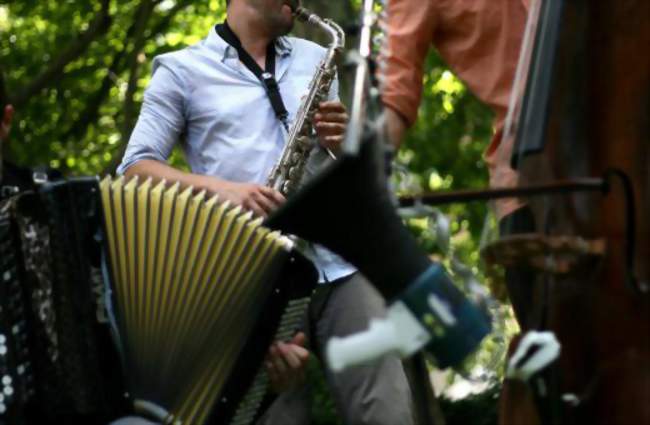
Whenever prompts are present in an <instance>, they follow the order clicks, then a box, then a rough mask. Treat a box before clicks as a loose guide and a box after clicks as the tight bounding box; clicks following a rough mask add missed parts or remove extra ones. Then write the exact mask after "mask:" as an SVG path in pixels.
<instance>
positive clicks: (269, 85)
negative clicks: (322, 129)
mask: <svg viewBox="0 0 650 425" xmlns="http://www.w3.org/2000/svg"><path fill="white" fill-rule="evenodd" d="M216 31H217V34H219V36H220V37H221V38H223V39H224V40H225V41H226V43H228V44H230V45H231V46H232V47H233V48H234V49H235V50H237V53H238V54H239V60H241V61H242V63H243V64H244V65H245V66H246V68H248V69H249V70H250V71H251V72H252V73H253V74H254V75H255V76H256V77H257V79H258V80H260V82H261V83H262V85H264V88H265V89H266V94H267V96H268V97H269V101H270V102H271V106H272V107H273V111H274V112H275V116H276V117H278V119H279V120H280V122H281V123H282V125H283V126H284V128H285V129H287V130H288V128H289V126H288V124H287V119H288V117H289V113H288V112H287V108H285V106H284V102H283V101H282V95H281V94H280V87H279V86H278V82H277V81H276V80H275V42H271V43H269V46H268V47H267V49H266V66H265V68H266V69H262V68H261V67H260V66H259V65H258V64H257V62H255V59H253V57H252V56H251V55H250V54H249V53H248V52H247V51H246V50H245V49H244V47H243V46H242V45H241V41H239V38H238V37H237V35H236V34H235V33H234V32H233V30H232V29H231V28H230V26H229V25H228V21H224V22H223V24H219V25H217V26H216Z"/></svg>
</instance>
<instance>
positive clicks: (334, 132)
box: [316, 122, 346, 136]
mask: <svg viewBox="0 0 650 425" xmlns="http://www.w3.org/2000/svg"><path fill="white" fill-rule="evenodd" d="M345 129H346V126H345V124H342V123H327V122H319V123H316V131H317V132H318V134H319V135H320V136H338V135H341V134H344V133H345Z"/></svg>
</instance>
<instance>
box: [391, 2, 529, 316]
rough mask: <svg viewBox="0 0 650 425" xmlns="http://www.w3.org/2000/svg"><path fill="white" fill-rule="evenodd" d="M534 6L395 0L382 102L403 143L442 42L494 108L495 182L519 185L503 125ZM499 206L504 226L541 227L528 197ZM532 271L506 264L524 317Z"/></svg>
mask: <svg viewBox="0 0 650 425" xmlns="http://www.w3.org/2000/svg"><path fill="white" fill-rule="evenodd" d="M529 6H530V5H529V0H389V2H388V10H387V13H388V34H387V42H388V46H387V47H388V48H387V52H386V53H385V56H384V61H385V75H384V88H383V95H382V101H383V104H384V106H385V111H386V121H387V124H386V125H387V132H388V137H389V139H390V141H391V143H392V144H393V145H394V146H395V148H399V146H400V144H401V143H402V141H403V139H404V135H405V133H406V130H408V128H409V127H411V126H412V125H413V124H414V123H415V121H416V119H417V116H418V109H419V106H420V102H421V99H422V89H423V73H424V69H423V68H424V62H425V59H426V56H427V54H428V52H429V50H430V49H432V48H435V49H436V51H437V52H438V53H439V55H440V56H441V58H442V59H443V60H444V61H445V63H446V64H447V66H448V67H449V69H450V70H451V71H452V72H453V73H454V74H455V75H456V76H457V77H458V78H460V79H461V80H462V81H463V82H464V83H465V84H466V86H467V87H468V89H469V90H470V91H471V92H472V93H473V94H474V95H475V96H476V97H477V98H478V99H479V100H481V101H482V102H483V103H485V104H486V105H488V106H489V107H490V108H491V109H492V110H493V111H494V114H495V122H494V129H495V131H494V135H493V137H492V140H491V142H490V144H489V145H488V146H487V149H486V151H485V154H484V158H485V162H486V164H487V166H488V170H489V173H490V186H491V187H514V186H516V185H517V173H516V171H515V170H513V169H512V168H511V166H510V158H511V155H512V150H513V142H514V140H512V138H511V137H508V138H506V139H505V140H504V139H503V130H504V123H505V119H506V113H507V110H508V105H509V102H510V97H511V93H512V90H513V83H514V80H515V73H516V70H517V64H518V62H519V56H520V51H521V47H522V41H523V38H524V32H525V29H526V22H527V18H528V10H529ZM495 207H496V211H495V212H496V215H497V218H498V219H499V227H500V230H501V231H502V232H505V231H507V232H509V233H523V232H528V231H531V230H533V229H534V221H533V217H532V213H531V212H530V210H529V209H528V208H527V207H525V205H524V204H523V203H522V202H521V201H520V200H518V199H515V198H512V199H504V200H499V201H497V202H496V203H495ZM530 278H531V276H530V273H529V272H528V271H527V270H524V269H521V268H510V269H509V270H506V286H507V287H508V293H509V296H510V298H511V301H512V304H513V306H514V307H515V314H516V315H517V319H518V320H519V322H520V323H522V320H523V319H524V317H523V311H525V310H526V309H525V308H521V306H525V305H526V304H527V303H528V302H529V299H530V294H527V293H526V289H525V288H523V287H522V285H520V284H519V283H518V282H522V281H526V280H528V279H530ZM517 307H520V308H517Z"/></svg>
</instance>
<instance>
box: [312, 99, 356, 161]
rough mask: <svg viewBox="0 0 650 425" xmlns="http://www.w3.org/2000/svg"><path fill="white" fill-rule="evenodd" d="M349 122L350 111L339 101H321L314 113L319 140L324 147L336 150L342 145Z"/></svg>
mask: <svg viewBox="0 0 650 425" xmlns="http://www.w3.org/2000/svg"><path fill="white" fill-rule="evenodd" d="M347 123H348V113H347V110H346V109H345V105H343V104H342V103H341V102H339V101H329V102H321V104H320V105H319V108H318V112H317V113H316V114H315V115H314V126H315V127H316V133H317V134H318V140H319V142H320V144H321V146H323V147H324V148H327V149H330V150H333V151H336V150H338V149H339V148H340V147H341V144H342V143H343V139H344V137H345V130H346V128H347Z"/></svg>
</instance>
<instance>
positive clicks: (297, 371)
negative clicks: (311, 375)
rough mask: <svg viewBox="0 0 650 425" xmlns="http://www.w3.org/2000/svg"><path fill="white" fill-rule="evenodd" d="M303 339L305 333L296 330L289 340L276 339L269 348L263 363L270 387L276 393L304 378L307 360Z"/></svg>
mask: <svg viewBox="0 0 650 425" xmlns="http://www.w3.org/2000/svg"><path fill="white" fill-rule="evenodd" d="M305 340H306V337H305V334H304V333H302V332H298V333H297V334H296V336H294V337H293V339H292V340H291V341H290V342H286V343H285V342H281V341H277V342H275V343H273V345H271V348H269V353H268V355H267V356H266V361H265V365H266V371H267V373H268V375H269V381H270V383H271V388H273V390H274V391H275V392H276V393H280V392H283V391H288V390H291V389H293V388H295V387H296V386H298V385H300V384H301V383H302V382H303V381H304V380H305V369H306V367H307V362H308V361H309V351H308V350H307V349H306V348H305Z"/></svg>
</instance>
